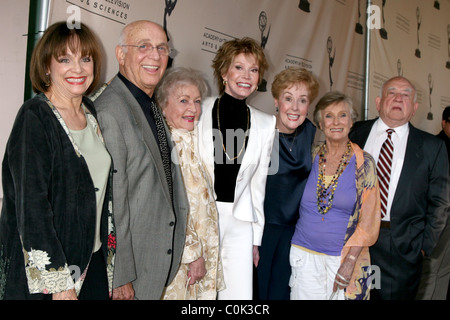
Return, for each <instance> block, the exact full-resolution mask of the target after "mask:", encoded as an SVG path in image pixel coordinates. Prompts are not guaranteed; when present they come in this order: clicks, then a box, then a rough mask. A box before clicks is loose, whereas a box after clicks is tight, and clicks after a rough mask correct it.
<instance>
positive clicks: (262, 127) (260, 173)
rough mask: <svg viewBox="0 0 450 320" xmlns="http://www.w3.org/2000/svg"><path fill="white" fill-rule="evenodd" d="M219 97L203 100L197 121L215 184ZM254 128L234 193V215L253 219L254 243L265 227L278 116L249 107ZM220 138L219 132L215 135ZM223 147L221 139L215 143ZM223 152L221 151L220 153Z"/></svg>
mask: <svg viewBox="0 0 450 320" xmlns="http://www.w3.org/2000/svg"><path fill="white" fill-rule="evenodd" d="M217 98H218V97H209V98H207V99H205V100H204V102H203V105H202V114H201V116H200V120H199V123H198V129H199V153H200V157H201V159H202V161H203V162H204V164H205V166H206V167H207V170H208V172H209V175H210V176H211V179H212V181H213V185H214V141H213V140H214V139H213V130H212V109H213V107H214V102H215V101H216V99H217ZM248 107H249V109H250V114H251V116H250V117H251V127H250V133H249V138H248V144H247V149H246V151H245V154H244V158H243V160H242V163H241V167H240V169H239V172H238V175H237V178H236V189H235V193H234V204H233V215H234V217H235V218H236V219H239V220H242V221H248V222H252V225H253V245H258V246H259V245H261V239H262V234H263V229H264V196H265V190H266V180H267V173H268V169H269V164H270V155H271V152H272V145H273V141H274V136H275V127H276V119H275V116H273V115H269V114H267V113H264V112H262V111H259V110H257V109H255V108H253V107H251V106H248ZM216 137H218V135H216ZM216 145H217V147H219V146H220V148H222V144H221V142H220V141H219V142H216ZM220 154H222V152H220Z"/></svg>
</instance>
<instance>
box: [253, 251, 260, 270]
mask: <svg viewBox="0 0 450 320" xmlns="http://www.w3.org/2000/svg"><path fill="white" fill-rule="evenodd" d="M258 263H259V247H258V246H253V264H254V265H255V268H256V267H258Z"/></svg>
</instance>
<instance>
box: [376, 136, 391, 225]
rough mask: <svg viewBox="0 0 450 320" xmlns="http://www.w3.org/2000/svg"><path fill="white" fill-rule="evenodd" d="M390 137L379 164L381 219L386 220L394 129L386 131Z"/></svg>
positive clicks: (385, 142) (384, 145)
mask: <svg viewBox="0 0 450 320" xmlns="http://www.w3.org/2000/svg"><path fill="white" fill-rule="evenodd" d="M386 132H387V134H388V136H387V139H386V140H385V141H384V143H383V145H382V146H381V150H380V156H379V158H378V163H377V174H378V181H379V182H380V200H381V218H384V216H385V215H386V210H387V203H388V190H389V181H390V179H391V166H392V155H393V154H394V144H393V143H392V139H391V136H392V132H395V131H394V130H393V129H387V130H386Z"/></svg>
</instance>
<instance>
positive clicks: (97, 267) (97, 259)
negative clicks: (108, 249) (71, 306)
mask: <svg viewBox="0 0 450 320" xmlns="http://www.w3.org/2000/svg"><path fill="white" fill-rule="evenodd" d="M78 299H79V300H109V291H108V276H107V273H106V263H105V258H104V257H103V252H102V250H101V249H100V250H98V251H97V252H95V253H93V254H92V258H91V262H90V263H89V268H88V271H87V274H86V278H85V279H84V282H83V286H82V287H81V291H80V294H79V296H78Z"/></svg>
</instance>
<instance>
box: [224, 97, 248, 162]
mask: <svg viewBox="0 0 450 320" xmlns="http://www.w3.org/2000/svg"><path fill="white" fill-rule="evenodd" d="M221 98H222V97H219V101H217V126H218V129H219V134H220V141H222V149H223V152H224V153H225V156H226V157H227V159H228V160H229V161H233V160H236V159H237V158H239V157H240V156H241V154H242V151H244V147H245V138H246V137H247V132H248V128H249V124H250V121H249V120H250V116H249V111H248V107H247V130H245V137H244V142H243V143H242V147H241V151H239V154H238V155H237V156H236V157H234V158H230V156H229V155H228V153H227V150H226V149H225V145H224V144H223V136H222V131H221V130H220V120H219V107H220V99H221Z"/></svg>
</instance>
